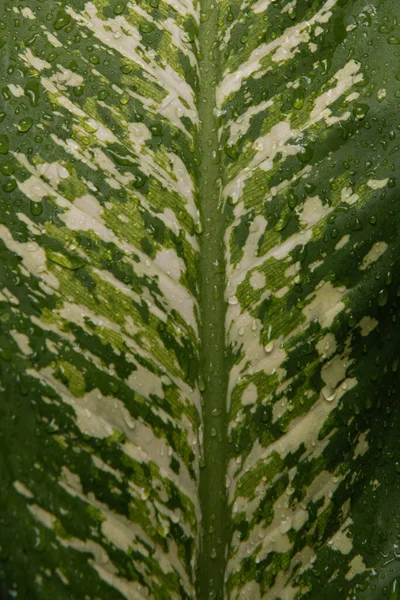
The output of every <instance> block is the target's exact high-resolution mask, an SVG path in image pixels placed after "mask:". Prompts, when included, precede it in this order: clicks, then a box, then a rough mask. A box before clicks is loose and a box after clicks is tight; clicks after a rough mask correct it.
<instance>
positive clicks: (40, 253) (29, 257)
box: [0, 225, 59, 290]
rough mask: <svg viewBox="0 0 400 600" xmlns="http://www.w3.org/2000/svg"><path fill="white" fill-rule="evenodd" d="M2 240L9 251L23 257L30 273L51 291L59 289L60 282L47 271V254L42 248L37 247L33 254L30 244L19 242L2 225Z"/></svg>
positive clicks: (0, 231)
mask: <svg viewBox="0 0 400 600" xmlns="http://www.w3.org/2000/svg"><path fill="white" fill-rule="evenodd" d="M0 238H1V239H2V241H3V243H4V244H5V245H6V246H7V248H8V249H9V250H11V251H12V252H15V253H16V254H18V255H19V256H21V257H22V262H23V265H24V266H25V267H26V269H27V270H28V271H29V273H31V274H32V275H35V276H36V277H39V278H40V279H42V280H43V281H44V282H45V283H46V284H47V285H49V286H50V288H51V289H53V290H54V289H58V287H59V281H58V279H57V278H56V277H55V276H54V275H53V274H51V273H49V272H48V271H47V261H46V254H45V252H44V250H43V249H42V248H40V247H39V246H37V247H35V249H34V251H33V252H32V247H31V243H30V242H26V243H25V242H17V241H16V240H15V239H14V238H13V237H12V235H11V232H10V231H9V230H8V229H7V228H6V227H5V226H4V225H0Z"/></svg>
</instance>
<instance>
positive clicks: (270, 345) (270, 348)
mask: <svg viewBox="0 0 400 600" xmlns="http://www.w3.org/2000/svg"><path fill="white" fill-rule="evenodd" d="M273 349H274V342H273V341H272V342H269V343H268V344H267V345H266V346H264V350H265V352H267V354H270V353H271V352H272V350H273Z"/></svg>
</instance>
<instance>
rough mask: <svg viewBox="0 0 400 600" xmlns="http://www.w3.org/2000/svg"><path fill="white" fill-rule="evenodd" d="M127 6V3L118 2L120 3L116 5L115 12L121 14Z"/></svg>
mask: <svg viewBox="0 0 400 600" xmlns="http://www.w3.org/2000/svg"><path fill="white" fill-rule="evenodd" d="M125 8H126V4H124V3H123V2H118V4H116V5H115V6H114V14H115V15H121V14H122V13H123V12H124V10H125Z"/></svg>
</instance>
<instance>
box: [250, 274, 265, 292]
mask: <svg viewBox="0 0 400 600" xmlns="http://www.w3.org/2000/svg"><path fill="white" fill-rule="evenodd" d="M250 285H251V287H252V288H253V290H261V289H262V288H263V287H265V275H264V273H260V271H253V272H252V274H251V275H250Z"/></svg>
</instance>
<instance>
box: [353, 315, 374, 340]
mask: <svg viewBox="0 0 400 600" xmlns="http://www.w3.org/2000/svg"><path fill="white" fill-rule="evenodd" d="M377 325H378V321H377V320H376V319H372V318H371V317H363V318H362V319H361V321H360V322H359V324H358V326H359V328H360V329H361V335H362V336H363V337H366V336H367V335H369V334H370V333H371V331H372V330H373V329H375V327H376V326H377Z"/></svg>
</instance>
